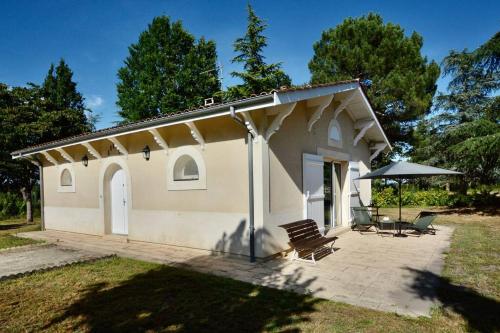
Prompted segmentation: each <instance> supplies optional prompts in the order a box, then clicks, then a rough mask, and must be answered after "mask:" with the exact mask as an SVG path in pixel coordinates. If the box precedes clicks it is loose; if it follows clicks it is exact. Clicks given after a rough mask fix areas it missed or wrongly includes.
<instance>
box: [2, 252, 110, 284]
mask: <svg viewBox="0 0 500 333" xmlns="http://www.w3.org/2000/svg"><path fill="white" fill-rule="evenodd" d="M104 256H105V255H104V254H103V253H99V252H89V251H85V250H80V249H75V248H65V247H63V246H56V245H54V244H40V245H28V246H20V247H14V248H11V249H7V250H2V251H0V280H3V279H7V278H10V277H14V276H19V275H23V274H26V273H31V272H36V271H40V270H46V269H51V268H55V267H61V266H66V265H70V264H74V263H78V262H84V261H91V260H96V259H99V258H102V257H104Z"/></svg>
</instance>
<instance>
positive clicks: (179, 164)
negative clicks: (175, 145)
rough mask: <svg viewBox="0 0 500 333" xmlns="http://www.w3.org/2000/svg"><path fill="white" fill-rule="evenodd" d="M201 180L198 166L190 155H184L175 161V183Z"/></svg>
mask: <svg viewBox="0 0 500 333" xmlns="http://www.w3.org/2000/svg"><path fill="white" fill-rule="evenodd" d="M198 179H200V173H199V172H198V165H197V164H196V161H195V160H194V159H193V158H192V157H191V156H189V155H182V156H181V157H179V158H178V159H177V161H175V165H174V181H190V180H198Z"/></svg>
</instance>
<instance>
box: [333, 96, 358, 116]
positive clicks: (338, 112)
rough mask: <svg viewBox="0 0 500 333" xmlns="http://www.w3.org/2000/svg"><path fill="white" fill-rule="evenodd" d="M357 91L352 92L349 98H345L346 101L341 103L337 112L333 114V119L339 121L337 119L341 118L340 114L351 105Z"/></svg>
mask: <svg viewBox="0 0 500 333" xmlns="http://www.w3.org/2000/svg"><path fill="white" fill-rule="evenodd" d="M356 91H357V90H354V91H353V92H351V93H350V94H349V96H347V97H346V98H344V100H343V101H342V102H341V103H340V105H339V106H338V107H337V108H336V109H335V111H334V112H333V119H337V117H338V116H339V114H340V113H341V112H342V111H344V110H345V108H346V107H347V105H349V103H350V102H351V100H352V99H353V98H354V96H355V95H356Z"/></svg>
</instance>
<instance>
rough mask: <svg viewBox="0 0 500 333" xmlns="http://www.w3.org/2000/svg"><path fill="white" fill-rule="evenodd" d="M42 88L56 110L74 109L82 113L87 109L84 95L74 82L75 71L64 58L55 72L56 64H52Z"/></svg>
mask: <svg viewBox="0 0 500 333" xmlns="http://www.w3.org/2000/svg"><path fill="white" fill-rule="evenodd" d="M42 90H43V93H44V95H45V98H48V99H49V101H50V103H51V105H52V107H53V108H54V109H55V110H64V109H73V110H75V111H81V112H82V113H83V112H84V111H85V104H84V102H83V96H82V94H81V93H80V92H78V90H77V88H76V83H75V82H73V72H72V71H71V69H70V68H69V66H68V65H67V64H66V62H65V61H64V59H61V60H60V61H59V64H58V65H57V67H56V68H55V72H54V64H51V65H50V68H49V71H48V73H47V76H46V77H45V80H44V82H43V84H42Z"/></svg>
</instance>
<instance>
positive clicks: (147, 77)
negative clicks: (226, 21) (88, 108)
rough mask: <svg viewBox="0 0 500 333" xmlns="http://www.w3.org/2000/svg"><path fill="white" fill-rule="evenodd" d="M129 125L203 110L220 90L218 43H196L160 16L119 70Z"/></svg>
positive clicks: (120, 102) (123, 109)
mask: <svg viewBox="0 0 500 333" xmlns="http://www.w3.org/2000/svg"><path fill="white" fill-rule="evenodd" d="M118 78H119V83H118V84H117V90H118V102H117V105H118V106H119V107H120V108H121V111H120V112H119V114H120V116H121V117H122V118H123V119H124V121H125V122H128V121H137V120H140V119H144V118H149V117H154V116H158V115H161V114H165V113H169V112H177V111H181V110H184V109H187V108H192V107H196V106H199V105H201V104H202V103H203V100H204V99H205V98H207V97H211V96H213V95H215V94H216V93H217V92H218V91H219V90H220V81H219V78H218V71H217V53H216V48H215V42H214V41H211V40H209V41H207V40H205V39H203V38H201V39H200V40H198V41H196V40H195V38H194V37H193V35H191V34H190V33H188V32H187V31H186V30H184V28H183V27H182V24H181V22H180V21H176V22H171V21H170V19H169V18H168V17H166V16H161V17H156V18H154V19H153V22H152V23H151V24H149V26H148V29H147V30H146V31H144V32H142V33H141V34H140V36H139V41H138V42H137V43H136V44H132V45H131V46H130V47H129V56H128V57H127V59H126V60H125V65H124V66H123V67H122V68H120V70H119V71H118Z"/></svg>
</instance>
